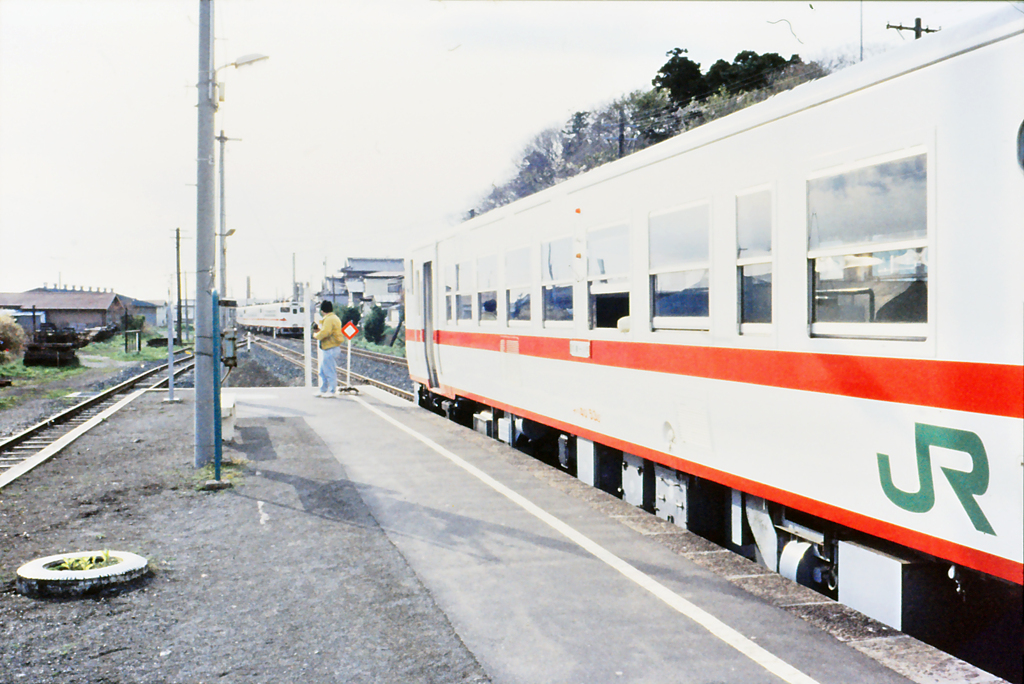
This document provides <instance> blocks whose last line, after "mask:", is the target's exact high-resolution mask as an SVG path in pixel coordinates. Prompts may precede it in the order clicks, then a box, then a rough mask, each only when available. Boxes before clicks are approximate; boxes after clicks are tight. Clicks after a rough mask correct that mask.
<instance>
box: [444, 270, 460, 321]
mask: <svg viewBox="0 0 1024 684" xmlns="http://www.w3.org/2000/svg"><path fill="white" fill-rule="evenodd" d="M456 269H457V267H456V266H455V265H454V264H453V265H451V266H447V267H445V269H444V300H445V320H447V321H449V322H450V321H454V320H455V306H454V300H455V283H456V282H457V278H456V277H455V274H456Z"/></svg>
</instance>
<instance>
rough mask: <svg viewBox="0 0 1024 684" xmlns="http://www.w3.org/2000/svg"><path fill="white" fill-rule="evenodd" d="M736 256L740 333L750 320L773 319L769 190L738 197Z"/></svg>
mask: <svg viewBox="0 0 1024 684" xmlns="http://www.w3.org/2000/svg"><path fill="white" fill-rule="evenodd" d="M736 255H737V258H736V271H737V273H736V276H737V280H738V282H739V293H740V296H739V308H740V332H744V326H745V325H746V324H748V323H771V322H772V193H771V191H770V190H760V191H757V192H752V193H749V194H745V195H738V196H737V197H736ZM748 330H749V328H748Z"/></svg>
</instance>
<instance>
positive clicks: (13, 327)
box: [0, 314, 25, 363]
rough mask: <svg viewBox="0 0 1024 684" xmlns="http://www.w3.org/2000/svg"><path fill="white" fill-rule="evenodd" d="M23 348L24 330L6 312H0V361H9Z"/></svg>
mask: <svg viewBox="0 0 1024 684" xmlns="http://www.w3.org/2000/svg"><path fill="white" fill-rule="evenodd" d="M24 350H25V331H24V330H22V329H21V326H20V325H18V324H17V323H15V322H14V319H13V318H11V317H10V316H8V315H6V314H0V363H10V362H11V361H13V360H14V359H15V357H17V356H18V355H19V354H21V352H22V351H24Z"/></svg>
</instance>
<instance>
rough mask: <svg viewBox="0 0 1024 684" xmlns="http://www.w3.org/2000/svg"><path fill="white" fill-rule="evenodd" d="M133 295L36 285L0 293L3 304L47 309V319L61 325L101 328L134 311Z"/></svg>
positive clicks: (0, 301)
mask: <svg viewBox="0 0 1024 684" xmlns="http://www.w3.org/2000/svg"><path fill="white" fill-rule="evenodd" d="M130 302H131V299H130V298H128V297H123V296H122V295H119V294H117V293H115V292H100V291H88V290H82V289H77V290H76V289H70V290H68V289H63V288H62V289H51V288H42V287H39V288H36V289H34V290H29V291H27V292H20V293H12V292H6V293H0V308H5V309H20V310H21V311H31V310H32V308H33V307H35V309H36V310H37V311H45V312H46V321H47V322H48V323H52V324H53V325H55V326H57V327H58V328H74V329H75V330H85V329H86V328H98V327H102V326H105V325H110V324H115V325H118V324H120V323H121V321H122V320H123V319H124V314H125V311H126V310H127V311H128V313H130V314H133V313H134V310H133V307H132V306H131V303H130Z"/></svg>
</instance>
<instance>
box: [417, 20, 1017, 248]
mask: <svg viewBox="0 0 1024 684" xmlns="http://www.w3.org/2000/svg"><path fill="white" fill-rule="evenodd" d="M1022 33H1024V3H1022V2H1016V3H1011V4H1007V5H1006V6H1004V7H1000V8H999V9H998V10H996V11H993V12H992V13H991V14H989V15H987V16H984V17H981V18H979V19H976V20H973V21H970V22H966V23H964V24H961V25H959V26H956V27H953V28H950V29H944V30H942V31H940V32H937V33H934V34H931V35H929V36H926V37H925V38H924V39H922V40H915V41H912V42H911V43H908V44H907V45H904V46H900V47H898V48H895V49H893V50H890V51H888V52H886V53H885V54H882V55H878V56H877V57H873V58H871V59H868V60H865V61H863V62H861V63H859V64H855V65H853V66H849V67H847V68H845V69H842V70H841V71H838V72H836V73H834V74H830V75H828V76H825V77H823V78H820V79H818V80H815V81H811V82H808V83H804V84H801V85H798V86H796V87H795V88H793V89H792V90H787V91H785V92H782V93H779V94H777V95H774V96H772V97H770V98H768V99H767V100H765V101H763V102H759V103H757V104H754V105H751V106H750V107H747V108H745V109H742V110H740V111H737V112H734V113H732V114H729V115H728V116H724V117H722V118H720V119H716V120H714V121H710V122H708V123H706V124H703V125H701V126H698V127H696V128H693V129H690V130H688V131H685V132H683V133H680V134H678V135H676V136H674V137H672V138H670V139H668V140H666V141H664V142H660V143H657V144H655V145H651V146H650V147H647V148H645V149H643V150H640V151H638V152H635V153H633V154H631V155H629V156H628V157H625V158H623V159H619V160H616V161H614V162H609V163H608V164H604V165H602V166H599V167H597V168H595V169H592V170H590V171H587V172H586V173H582V174H579V175H577V176H573V177H572V178H569V179H567V180H565V181H563V182H561V183H558V184H557V185H554V186H551V187H549V188H545V189H544V190H541V191H539V192H537V193H534V194H533V195H529V196H527V197H524V198H522V199H519V200H516V201H515V202H512V203H511V204H507V205H505V206H502V207H498V208H497V209H493V210H491V211H489V212H487V213H485V214H481V215H479V216H477V217H474V218H472V219H470V220H468V221H465V222H463V223H461V224H459V225H457V226H454V227H452V228H450V229H448V230H446V231H443V232H442V234H441V235H439V236H436V237H435V239H434V240H431V241H430V242H427V243H423V244H433V243H434V242H436V241H438V240H444V239H446V238H449V237H452V236H454V235H458V234H460V233H463V232H465V231H472V230H475V229H477V228H482V227H484V226H486V225H488V224H491V223H494V222H496V221H499V220H501V219H503V218H506V217H508V216H511V215H514V214H517V213H519V212H522V211H524V210H526V209H529V208H532V207H534V206H539V205H541V204H544V203H546V202H549V201H551V199H553V198H554V197H557V196H559V195H563V194H568V193H571V192H574V191H577V190H580V189H583V188H585V187H588V186H590V185H595V184H597V183H600V182H603V181H606V180H609V179H612V178H615V177H617V176H621V175H624V174H627V173H629V172H631V171H634V170H636V169H639V168H643V167H645V166H649V165H651V164H655V163H657V162H660V161H663V160H665V159H669V158H671V157H674V156H677V155H680V154H684V153H686V152H689V151H691V150H694V149H697V148H699V147H703V146H706V145H709V144H711V143H713V142H716V141H718V140H722V139H725V138H728V137H730V136H733V135H736V134H738V133H741V132H743V131H746V130H749V129H751V128H755V127H757V126H762V125H765V124H767V123H771V122H773V121H777V120H780V119H783V118H785V117H787V116H791V115H793V114H795V113H797V112H800V111H803V110H806V109H810V108H813V107H817V106H820V105H823V104H825V103H827V102H830V101H832V100H836V99H839V98H841V97H844V96H846V95H849V94H851V93H855V92H857V91H860V90H864V89H866V88H870V87H871V86H874V85H877V84H879V83H883V82H885V81H888V80H891V79H894V78H898V77H900V76H903V75H906V74H909V73H911V72H914V71H918V70H920V69H923V68H926V67H929V66H932V65H934V64H938V63H939V62H943V61H945V60H947V59H951V58H953V57H957V56H959V55H962V54H965V53H967V52H971V51H973V50H976V49H978V48H982V47H985V46H987V45H990V44H992V43H996V42H999V41H1002V40H1005V39H1008V38H1011V37H1013V36H1016V35H1020V34H1022ZM1021 58H1022V59H1024V55H1021Z"/></svg>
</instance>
